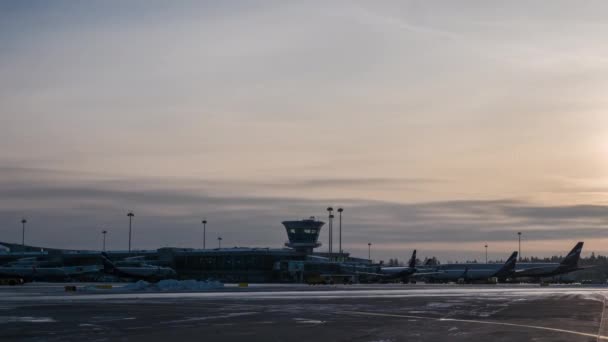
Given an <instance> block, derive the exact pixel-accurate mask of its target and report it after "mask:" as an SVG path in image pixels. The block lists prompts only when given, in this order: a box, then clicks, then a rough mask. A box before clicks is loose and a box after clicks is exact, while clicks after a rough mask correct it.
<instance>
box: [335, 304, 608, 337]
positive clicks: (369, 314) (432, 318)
mask: <svg viewBox="0 0 608 342" xmlns="http://www.w3.org/2000/svg"><path fill="white" fill-rule="evenodd" d="M340 313H344V314H353V315H363V316H379V317H397V318H416V319H427V320H433V321H440V322H462V323H477V324H490V325H502V326H510V327H518V328H528V329H537V330H547V331H554V332H561V333H565V334H572V335H579V336H585V337H595V338H597V340H598V341H599V340H608V336H604V335H600V334H590V333H584V332H580V331H574V330H565V329H557V328H549V327H541V326H536V325H527V324H516V323H505V322H495V321H479V320H474V319H457V318H441V317H425V316H413V315H399V314H388V313H381V312H363V311H340Z"/></svg>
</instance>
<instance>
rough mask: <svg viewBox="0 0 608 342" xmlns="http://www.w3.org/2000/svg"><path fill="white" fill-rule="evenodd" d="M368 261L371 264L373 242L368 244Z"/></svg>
mask: <svg viewBox="0 0 608 342" xmlns="http://www.w3.org/2000/svg"><path fill="white" fill-rule="evenodd" d="M367 260H369V262H372V243H371V242H368V243H367Z"/></svg>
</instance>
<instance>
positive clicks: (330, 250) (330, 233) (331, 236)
mask: <svg viewBox="0 0 608 342" xmlns="http://www.w3.org/2000/svg"><path fill="white" fill-rule="evenodd" d="M333 211H334V208H332V207H327V212H328V213H329V225H328V226H327V231H328V233H329V238H328V241H327V252H328V254H329V258H330V259H331V252H332V248H331V247H332V246H331V245H332V238H333V232H332V219H333V218H334V215H333V214H332V212H333Z"/></svg>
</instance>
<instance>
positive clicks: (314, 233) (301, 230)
mask: <svg viewBox="0 0 608 342" xmlns="http://www.w3.org/2000/svg"><path fill="white" fill-rule="evenodd" d="M324 224H325V222H323V221H317V220H316V219H315V217H314V216H311V217H310V218H309V219H304V220H300V221H284V222H283V225H284V226H285V230H286V231H287V237H288V238H289V241H288V242H285V246H287V247H291V248H293V249H295V250H296V251H297V252H300V253H306V254H312V250H313V249H314V248H317V247H319V246H321V243H320V242H318V241H317V240H318V239H319V232H320V231H321V227H323V225H324Z"/></svg>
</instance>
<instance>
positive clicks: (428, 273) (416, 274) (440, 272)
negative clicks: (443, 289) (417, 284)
mask: <svg viewBox="0 0 608 342" xmlns="http://www.w3.org/2000/svg"><path fill="white" fill-rule="evenodd" d="M444 273H445V271H436V272H416V273H413V274H412V275H410V277H423V276H428V275H435V274H444Z"/></svg>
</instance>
